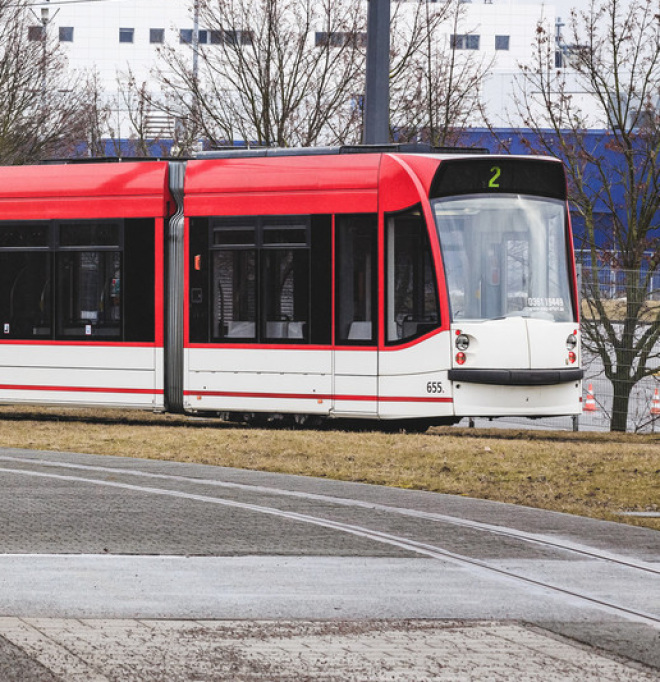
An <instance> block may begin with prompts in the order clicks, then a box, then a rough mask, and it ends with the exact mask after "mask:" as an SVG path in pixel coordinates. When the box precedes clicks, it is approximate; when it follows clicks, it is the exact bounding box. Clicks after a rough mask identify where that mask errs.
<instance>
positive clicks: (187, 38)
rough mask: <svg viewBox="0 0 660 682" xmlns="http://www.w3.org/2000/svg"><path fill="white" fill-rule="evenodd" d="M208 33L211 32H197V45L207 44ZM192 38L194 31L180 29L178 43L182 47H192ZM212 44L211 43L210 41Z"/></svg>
mask: <svg viewBox="0 0 660 682" xmlns="http://www.w3.org/2000/svg"><path fill="white" fill-rule="evenodd" d="M209 33H211V31H205V30H198V31H197V43H198V44H199V45H206V44H207V43H208V42H209ZM193 38H194V30H193V29H192V28H182V29H181V30H180V31H179V42H180V43H181V44H182V45H192V43H193ZM211 42H213V41H211Z"/></svg>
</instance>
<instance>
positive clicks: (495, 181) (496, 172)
mask: <svg viewBox="0 0 660 682" xmlns="http://www.w3.org/2000/svg"><path fill="white" fill-rule="evenodd" d="M490 172H491V173H492V175H491V176H490V181H489V182H488V187H490V188H491V189H499V187H500V183H499V179H500V175H502V169H501V168H500V167H499V166H493V167H492V168H491V169H490Z"/></svg>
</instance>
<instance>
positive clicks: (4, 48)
mask: <svg viewBox="0 0 660 682" xmlns="http://www.w3.org/2000/svg"><path fill="white" fill-rule="evenodd" d="M47 27H48V26H47V22H45V23H41V22H40V21H39V20H37V18H36V16H35V15H33V14H32V12H31V10H30V8H29V5H28V3H27V2H26V1H25V0H0V100H1V101H2V108H0V163H3V164H21V163H27V162H31V161H36V160H39V159H41V158H44V157H47V156H56V155H63V156H67V155H70V154H72V153H75V151H76V147H77V146H79V145H85V144H86V142H87V139H86V138H87V134H86V133H87V131H86V125H85V124H86V121H85V109H86V107H85V104H86V97H85V95H84V93H83V90H84V88H81V87H80V85H79V82H80V81H79V80H78V79H76V80H74V79H73V78H71V77H70V76H69V75H68V74H67V70H66V68H65V59H64V57H63V56H62V54H61V53H60V52H59V49H58V45H57V43H56V41H55V40H53V39H52V38H51V36H49V35H48V31H47Z"/></svg>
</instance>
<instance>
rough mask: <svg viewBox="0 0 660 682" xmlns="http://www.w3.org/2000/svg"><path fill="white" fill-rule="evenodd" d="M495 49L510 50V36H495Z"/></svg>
mask: <svg viewBox="0 0 660 682" xmlns="http://www.w3.org/2000/svg"><path fill="white" fill-rule="evenodd" d="M495 49H496V50H508V49H509V36H495Z"/></svg>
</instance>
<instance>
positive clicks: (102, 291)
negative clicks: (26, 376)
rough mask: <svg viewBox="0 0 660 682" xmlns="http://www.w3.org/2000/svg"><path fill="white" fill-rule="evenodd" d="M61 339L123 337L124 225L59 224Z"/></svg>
mask: <svg viewBox="0 0 660 682" xmlns="http://www.w3.org/2000/svg"><path fill="white" fill-rule="evenodd" d="M58 227H59V235H58V236H59V239H58V241H59V249H58V251H57V253H56V258H55V270H56V286H57V298H56V310H57V323H56V336H57V338H64V339H69V338H71V339H75V338H81V339H84V338H89V337H97V338H98V337H102V338H107V339H116V340H120V339H121V336H122V291H121V285H122V262H121V261H122V258H121V256H122V254H121V247H122V244H121V243H120V239H121V236H122V235H121V226H120V225H119V223H106V222H98V223H97V222H88V221H84V222H74V223H60V224H59V226H58Z"/></svg>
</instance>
